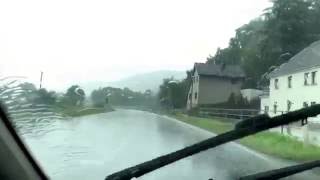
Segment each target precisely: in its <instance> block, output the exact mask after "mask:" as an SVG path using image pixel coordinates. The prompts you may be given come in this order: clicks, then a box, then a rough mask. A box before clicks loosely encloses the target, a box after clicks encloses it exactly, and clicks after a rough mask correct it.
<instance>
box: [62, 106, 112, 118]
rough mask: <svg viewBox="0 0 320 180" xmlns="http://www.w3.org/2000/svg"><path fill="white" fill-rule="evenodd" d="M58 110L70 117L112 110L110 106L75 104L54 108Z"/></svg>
mask: <svg viewBox="0 0 320 180" xmlns="http://www.w3.org/2000/svg"><path fill="white" fill-rule="evenodd" d="M56 110H57V111H58V112H60V113H62V114H64V115H67V116H71V117H79V116H85V115H90V114H99V113H106V112H110V111H113V109H112V108H111V107H101V108H93V107H87V108H86V107H77V106H67V107H63V108H61V107H59V108H57V109H56Z"/></svg>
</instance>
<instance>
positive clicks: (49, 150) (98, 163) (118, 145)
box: [21, 110, 317, 180]
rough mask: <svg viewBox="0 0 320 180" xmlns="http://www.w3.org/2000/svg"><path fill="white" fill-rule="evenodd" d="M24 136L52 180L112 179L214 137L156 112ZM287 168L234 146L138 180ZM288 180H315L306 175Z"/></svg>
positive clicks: (93, 119) (58, 124) (225, 179)
mask: <svg viewBox="0 0 320 180" xmlns="http://www.w3.org/2000/svg"><path fill="white" fill-rule="evenodd" d="M31 127H32V128H31V129H32V130H30V128H29V130H28V131H21V132H23V135H22V136H23V138H24V140H25V141H26V143H27V145H28V146H29V148H30V149H31V151H32V152H33V154H34V155H35V157H36V158H37V160H38V161H39V163H40V164H41V165H42V167H43V169H44V170H45V171H46V173H47V174H48V176H49V177H50V178H52V179H90V180H92V179H104V178H105V177H106V176H107V175H108V174H111V173H113V172H116V171H118V170H121V169H123V168H127V167H129V166H132V165H135V164H137V163H141V162H144V161H146V160H150V159H152V158H155V157H157V156H160V155H163V154H166V153H169V152H172V151H175V150H178V149H180V148H183V147H185V146H188V145H191V144H193V143H195V142H198V141H200V140H203V139H206V138H208V137H211V136H213V134H211V133H209V132H206V131H204V130H200V129H198V128H194V127H192V126H189V125H186V124H183V123H181V122H178V121H175V120H172V119H170V118H166V117H163V116H159V115H156V114H152V113H147V112H142V111H135V110H117V111H114V112H111V113H106V114H98V115H90V116H85V117H80V118H74V119H66V120H57V121H52V122H47V125H43V124H42V125H41V126H37V125H34V126H31ZM285 165H288V162H284V161H280V160H276V159H274V158H270V157H267V156H264V155H261V154H258V153H255V152H253V151H251V150H248V149H246V148H244V147H242V146H240V145H238V144H236V143H229V144H226V145H223V146H220V147H218V148H215V149H211V150H208V151H205V152H203V153H200V154H198V155H194V156H192V157H189V158H186V159H183V160H180V161H178V162H176V163H174V164H171V165H168V166H166V167H164V168H161V169H159V170H157V171H154V172H152V173H149V174H147V175H145V176H143V177H141V178H139V179H151V180H153V179H154V180H158V179H184V180H185V179H190V180H194V179H197V180H207V179H209V178H213V179H217V180H230V179H237V177H239V176H243V175H247V174H250V173H256V172H259V171H265V170H268V169H273V168H278V167H282V166H285ZM290 179H317V178H316V176H315V175H314V174H311V173H302V174H300V175H299V176H295V177H291V178H290Z"/></svg>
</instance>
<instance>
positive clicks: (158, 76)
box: [81, 70, 186, 93]
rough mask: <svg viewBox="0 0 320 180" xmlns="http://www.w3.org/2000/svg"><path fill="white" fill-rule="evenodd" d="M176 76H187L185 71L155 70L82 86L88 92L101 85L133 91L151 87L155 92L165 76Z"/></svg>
mask: <svg viewBox="0 0 320 180" xmlns="http://www.w3.org/2000/svg"><path fill="white" fill-rule="evenodd" d="M170 77H174V79H176V80H182V79H184V78H186V72H184V71H168V70H162V71H155V72H150V73H144V74H137V75H134V76H130V77H127V78H124V79H121V80H119V81H114V82H90V83H85V84H81V87H83V88H84V90H85V91H86V92H87V93H88V92H90V91H92V90H94V89H97V88H99V87H106V86H112V87H119V88H124V87H128V88H129V89H131V90H133V91H141V92H144V91H145V90H147V89H151V90H152V91H153V92H156V91H158V88H159V86H160V84H161V83H162V81H163V79H164V78H170Z"/></svg>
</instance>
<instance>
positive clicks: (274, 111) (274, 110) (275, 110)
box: [273, 102, 278, 114]
mask: <svg viewBox="0 0 320 180" xmlns="http://www.w3.org/2000/svg"><path fill="white" fill-rule="evenodd" d="M277 108H278V106H277V102H275V103H274V105H273V113H274V114H277Z"/></svg>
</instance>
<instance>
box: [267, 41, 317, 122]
mask: <svg viewBox="0 0 320 180" xmlns="http://www.w3.org/2000/svg"><path fill="white" fill-rule="evenodd" d="M319 73H320V41H317V42H315V43H313V44H311V45H310V46H309V47H307V48H305V49H304V50H302V51H301V52H299V53H298V54H297V55H295V56H294V57H292V58H291V59H290V60H289V61H288V62H287V63H284V64H282V65H281V66H280V67H279V68H277V69H275V70H274V71H273V72H271V73H270V75H269V77H270V87H269V90H270V95H269V97H266V96H262V97H261V110H269V115H270V116H275V115H280V114H281V113H285V112H287V111H292V110H297V109H301V108H303V107H306V106H310V105H313V104H318V103H320V79H319ZM313 120H315V119H313Z"/></svg>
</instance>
